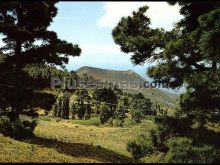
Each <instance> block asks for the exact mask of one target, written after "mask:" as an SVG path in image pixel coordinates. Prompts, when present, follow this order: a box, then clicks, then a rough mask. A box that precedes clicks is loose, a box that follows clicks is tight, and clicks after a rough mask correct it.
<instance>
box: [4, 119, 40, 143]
mask: <svg viewBox="0 0 220 165" xmlns="http://www.w3.org/2000/svg"><path fill="white" fill-rule="evenodd" d="M0 127H1V128H0V131H1V132H2V133H3V134H5V135H8V136H11V137H15V138H17V139H21V138H27V137H32V136H34V134H33V131H34V128H35V127H36V120H33V119H32V118H30V117H28V116H26V115H20V116H19V118H17V119H16V120H15V121H13V122H11V121H10V119H9V118H8V117H7V116H1V117H0Z"/></svg>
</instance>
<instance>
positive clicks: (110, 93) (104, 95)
mask: <svg viewBox="0 0 220 165" xmlns="http://www.w3.org/2000/svg"><path fill="white" fill-rule="evenodd" d="M93 98H94V99H95V100H97V101H101V102H107V103H111V105H110V107H112V108H115V107H116V104H117V95H116V93H115V92H114V90H113V89H112V88H102V89H96V90H95V91H94V94H93Z"/></svg>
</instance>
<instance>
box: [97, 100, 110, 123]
mask: <svg viewBox="0 0 220 165" xmlns="http://www.w3.org/2000/svg"><path fill="white" fill-rule="evenodd" d="M99 111H100V114H99V116H100V122H101V123H102V124H104V123H106V122H107V121H108V120H109V119H110V118H111V117H112V116H113V115H112V111H111V109H110V108H109V106H108V105H106V104H105V103H104V102H103V103H101V106H100V109H99Z"/></svg>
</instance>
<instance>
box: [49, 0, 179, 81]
mask: <svg viewBox="0 0 220 165" xmlns="http://www.w3.org/2000/svg"><path fill="white" fill-rule="evenodd" d="M143 5H148V6H149V10H148V12H147V13H146V14H147V15H148V17H150V18H151V22H152V25H151V26H152V27H154V28H156V27H163V28H165V29H167V30H170V29H171V28H172V26H173V24H174V23H175V22H176V21H178V20H179V19H181V16H180V14H179V7H178V6H175V7H171V6H169V5H168V4H167V3H166V2H59V3H58V4H57V7H58V14H57V16H56V17H55V18H54V22H53V23H52V24H51V26H50V27H49V29H50V30H54V31H55V32H57V34H58V36H59V38H61V39H64V40H67V41H68V42H71V43H74V44H75V43H76V44H79V46H80V48H81V49H82V53H81V55H80V56H79V57H73V58H70V60H69V64H68V65H67V66H66V68H67V69H68V70H76V69H78V68H80V67H83V66H92V67H99V68H104V69H112V70H134V71H135V72H137V73H138V74H140V75H141V76H143V77H144V78H145V79H147V80H149V79H148V77H147V75H146V71H147V68H148V67H149V66H150V65H152V64H151V63H146V64H145V65H144V66H139V65H138V66H134V65H133V64H132V63H131V61H130V55H128V54H124V53H123V52H121V51H120V47H119V46H118V45H116V44H115V43H114V41H113V38H112V35H111V32H112V29H113V28H114V27H115V26H116V24H117V22H118V21H119V20H120V18H121V17H122V16H128V15H131V13H132V11H134V10H137V9H138V8H139V7H141V6H143Z"/></svg>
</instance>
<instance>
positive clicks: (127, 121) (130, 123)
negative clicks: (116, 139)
mask: <svg viewBox="0 0 220 165" xmlns="http://www.w3.org/2000/svg"><path fill="white" fill-rule="evenodd" d="M134 125H137V123H136V122H135V121H134V120H132V119H131V118H126V119H125V122H124V124H123V126H124V127H132V126H134Z"/></svg>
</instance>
